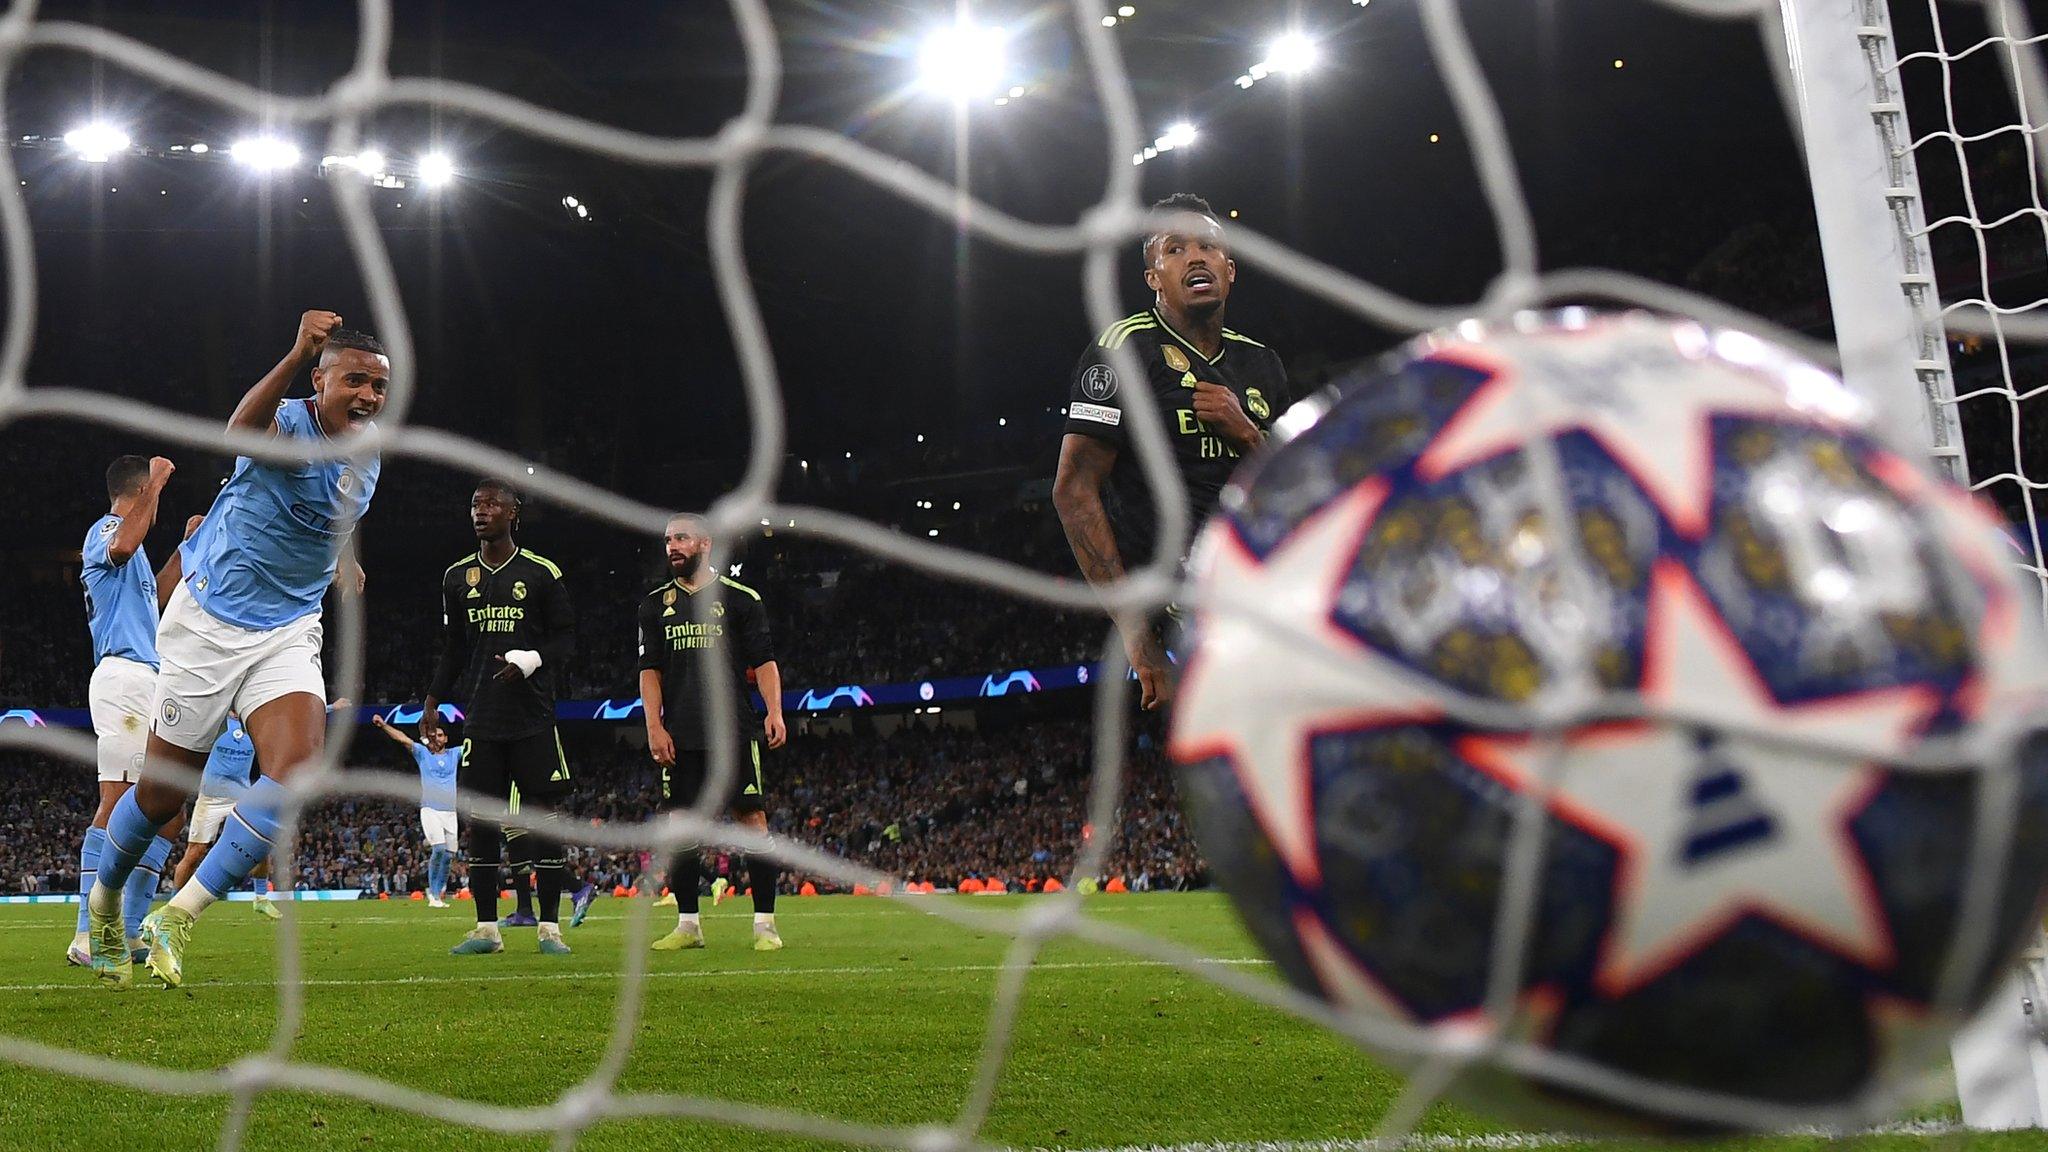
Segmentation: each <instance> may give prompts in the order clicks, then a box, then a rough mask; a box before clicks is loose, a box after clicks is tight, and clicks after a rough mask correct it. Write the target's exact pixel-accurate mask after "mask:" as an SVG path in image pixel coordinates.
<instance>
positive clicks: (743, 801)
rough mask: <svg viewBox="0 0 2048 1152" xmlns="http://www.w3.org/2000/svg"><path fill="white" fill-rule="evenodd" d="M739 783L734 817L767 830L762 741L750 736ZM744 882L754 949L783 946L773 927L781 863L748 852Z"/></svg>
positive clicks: (744, 753) (756, 828) (746, 826)
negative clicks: (749, 890) (750, 900)
mask: <svg viewBox="0 0 2048 1152" xmlns="http://www.w3.org/2000/svg"><path fill="white" fill-rule="evenodd" d="M741 755H742V756H743V757H744V758H743V759H742V760H741V761H740V784H739V787H738V789H737V790H736V792H735V794H734V796H733V801H732V812H733V819H734V820H736V821H738V822H739V824H740V825H741V826H742V827H745V828H750V829H752V830H754V831H756V832H759V833H761V834H762V835H764V836H765V835H767V834H768V797H767V791H768V789H767V785H766V783H765V781H764V780H763V778H762V776H761V744H760V741H758V740H749V741H748V742H747V747H746V748H745V749H743V750H742V752H741ZM745 863H746V868H747V883H748V884H749V885H751V886H752V887H753V889H754V950H755V951H756V952H773V951H776V950H777V949H779V948H781V947H782V935H781V933H779V932H777V931H776V930H775V886H776V885H778V884H780V883H781V882H782V864H781V862H780V861H778V860H776V859H775V858H774V857H773V856H769V855H767V854H765V853H764V854H760V855H756V854H754V853H751V852H750V853H748V854H747V855H746V858H745Z"/></svg>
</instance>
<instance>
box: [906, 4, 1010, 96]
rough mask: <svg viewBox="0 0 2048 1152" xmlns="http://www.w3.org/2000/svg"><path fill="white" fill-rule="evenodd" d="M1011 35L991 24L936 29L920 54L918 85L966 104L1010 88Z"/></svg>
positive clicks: (961, 25) (918, 58)
mask: <svg viewBox="0 0 2048 1152" xmlns="http://www.w3.org/2000/svg"><path fill="white" fill-rule="evenodd" d="M1009 39H1010V34H1009V33H1008V32H1006V31H1004V30H1003V29H1001V28H995V27H991V26H990V25H987V24H974V23H969V22H966V21H962V22H961V23H958V24H950V25H947V26H945V27H942V28H936V29H933V30H932V31H931V32H930V33H927V34H926V36H925V38H924V44H923V46H922V47H920V48H919V49H918V53H917V74H918V85H919V87H921V88H923V89H924V90H925V91H927V92H931V93H933V94H935V95H939V96H944V97H946V98H948V99H950V100H952V101H953V102H954V103H956V104H959V103H965V102H966V101H969V100H978V99H981V98H982V97H986V96H992V95H994V94H995V93H996V92H997V91H999V90H1001V89H1003V88H1006V87H1008V85H1007V84H1005V83H1004V81H1003V74H1004V73H1005V72H1006V71H1007V70H1008V57H1009Z"/></svg>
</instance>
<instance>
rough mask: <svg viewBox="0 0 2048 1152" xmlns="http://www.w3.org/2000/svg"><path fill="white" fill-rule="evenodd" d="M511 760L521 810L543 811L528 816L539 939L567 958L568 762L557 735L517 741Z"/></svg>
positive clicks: (548, 950) (544, 734) (551, 733)
mask: <svg viewBox="0 0 2048 1152" xmlns="http://www.w3.org/2000/svg"><path fill="white" fill-rule="evenodd" d="M509 751H510V754H511V758H512V759H511V766H512V783H513V785H514V787H516V788H517V789H518V790H519V798H520V802H521V803H522V805H527V806H531V807H538V808H540V809H542V811H541V812H540V813H538V814H529V817H528V825H527V835H525V836H523V837H521V838H520V839H521V840H522V841H524V842H525V843H526V846H527V851H528V853H529V855H530V858H531V859H532V860H533V881H534V888H535V889H536V892H537V895H538V897H539V901H538V903H539V906H540V907H539V910H538V915H537V917H536V919H537V921H538V923H537V924H536V926H535V935H536V936H537V937H538V941H539V947H540V950H541V951H542V952H543V953H546V954H548V955H565V954H567V953H568V951H569V946H568V945H567V944H565V943H563V942H562V924H561V912H562V888H563V886H564V885H563V878H564V876H565V874H566V872H567V867H566V865H565V862H564V853H563V848H562V839H561V819H562V817H561V814H560V808H561V805H562V802H563V801H564V800H565V799H567V798H568V795H569V786H570V780H569V759H568V757H567V756H566V755H565V754H564V753H563V751H562V741H561V737H560V736H558V735H557V734H556V733H555V731H554V729H552V728H550V729H549V730H548V731H546V732H542V733H538V734H536V735H533V736H529V737H527V738H525V739H523V740H519V741H515V742H513V743H512V744H511V747H510V749H509Z"/></svg>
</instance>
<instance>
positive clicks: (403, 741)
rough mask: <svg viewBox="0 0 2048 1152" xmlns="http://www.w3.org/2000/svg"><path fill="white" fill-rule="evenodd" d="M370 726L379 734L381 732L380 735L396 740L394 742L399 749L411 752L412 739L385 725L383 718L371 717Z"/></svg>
mask: <svg viewBox="0 0 2048 1152" xmlns="http://www.w3.org/2000/svg"><path fill="white" fill-rule="evenodd" d="M370 724H371V725H372V726H373V727H375V728H376V729H377V731H379V732H382V733H383V734H385V735H386V736H389V737H391V738H392V739H393V740H396V741H397V742H398V746H399V747H401V748H403V749H405V750H406V751H407V752H410V751H412V748H413V739H412V737H410V736H407V735H406V734H405V733H403V732H400V731H399V730H398V729H396V728H393V727H392V726H391V725H389V724H386V723H385V722H384V718H383V717H382V716H372V717H370Z"/></svg>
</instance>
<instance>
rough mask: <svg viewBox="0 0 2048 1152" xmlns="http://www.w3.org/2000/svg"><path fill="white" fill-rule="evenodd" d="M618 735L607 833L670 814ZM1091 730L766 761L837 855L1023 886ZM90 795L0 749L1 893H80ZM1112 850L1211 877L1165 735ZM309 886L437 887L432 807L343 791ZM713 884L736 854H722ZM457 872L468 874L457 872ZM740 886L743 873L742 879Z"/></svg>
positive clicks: (804, 747) (604, 762)
mask: <svg viewBox="0 0 2048 1152" xmlns="http://www.w3.org/2000/svg"><path fill="white" fill-rule="evenodd" d="M620 734H621V733H620V731H619V729H617V728H614V727H609V726H597V725H589V726H581V727H579V728H577V729H571V730H570V733H569V737H568V747H569V749H570V752H569V756H570V760H571V763H572V765H573V767H574V768H575V771H576V774H577V787H576V790H575V792H574V793H573V794H572V795H571V797H570V799H569V800H568V802H567V805H566V806H567V808H568V809H569V811H570V812H571V813H573V814H574V815H575V816H577V817H578V818H583V819H589V820H592V821H603V822H607V823H611V822H620V821H629V822H637V821H641V820H645V819H647V818H649V817H651V816H652V815H653V814H654V810H655V809H654V801H655V798H656V796H657V795H658V791H659V780H658V777H657V774H656V772H655V770H654V768H653V766H652V764H651V763H650V762H649V761H648V760H647V756H646V752H645V750H644V749H643V748H641V747H639V746H638V745H637V744H634V743H630V742H621V741H620V740H618V739H616V737H617V736H618V735H620ZM1088 740H1089V734H1088V726H1087V724H1086V723H1085V722H1084V721H1080V720H1047V721H1039V722H1032V723H1026V724H1018V725H1006V726H1003V727H1000V728H997V729H994V730H989V731H977V730H972V729H963V728H953V727H925V726H922V725H918V724H907V725H905V726H904V727H902V728H900V729H898V730H897V731H895V732H893V733H890V734H888V735H881V736H877V735H850V734H830V733H828V734H824V735H810V736H799V737H795V738H793V739H792V740H791V742H790V744H789V745H788V746H787V747H785V748H784V749H783V750H782V751H781V752H780V753H777V754H774V755H772V756H771V757H770V758H769V760H768V764H767V772H768V776H769V809H768V814H769V826H770V828H771V829H772V830H773V831H775V832H776V833H777V834H780V835H786V836H788V837H790V838H791V839H793V840H796V841H798V842H801V843H803V844H807V845H809V846H811V847H814V848H817V849H819V850H821V851H824V852H827V853H830V854H832V855H834V856H839V857H842V858H844V859H846V860H849V861H851V862H854V863H858V864H861V865H864V866H866V867H869V868H873V869H877V870H880V871H883V872H887V873H890V874H891V875H895V876H898V877H901V878H902V879H904V880H922V881H931V882H932V883H934V884H936V885H937V886H939V887H942V888H951V887H955V886H957V885H958V884H959V883H960V882H961V881H962V880H966V879H969V878H975V879H981V880H987V879H990V878H997V879H1001V880H1003V881H1004V882H1005V883H1006V884H1007V885H1008V886H1010V887H1013V888H1021V887H1025V886H1027V885H1028V884H1029V883H1030V881H1032V880H1034V879H1036V880H1043V879H1045V878H1047V877H1065V876H1066V875H1067V874H1068V872H1069V871H1070V870H1071V869H1072V867H1073V865H1074V860H1075V857H1076V855H1077V854H1078V852H1079V851H1080V848H1081V845H1082V843H1083V842H1084V838H1085V837H1089V836H1093V835H1095V834H1096V830H1095V829H1092V828H1089V827H1088V826H1087V824H1086V814H1085V812H1086V805H1087V796H1088V783H1089V777H1088V767H1087V748H1088ZM386 757H387V750H386V749H385V748H384V747H383V746H382V742H381V741H378V742H365V743H363V744H359V745H358V746H357V751H356V753H355V754H354V755H353V756H352V757H351V759H352V761H354V762H355V763H358V764H361V765H364V766H365V768H366V769H368V770H379V771H382V770H391V769H394V768H395V767H396V764H395V762H396V761H397V755H396V753H395V752H393V753H389V754H388V760H389V761H390V762H387V760H386ZM92 795H93V792H92V788H91V783H90V780H89V778H88V775H87V773H86V772H85V771H84V770H83V769H81V768H79V767H77V766H76V765H67V764H59V763H55V762H52V761H50V760H48V759H46V758H42V757H38V756H32V755H28V754H23V753H9V754H6V755H4V756H0V890H5V891H18V892H60V893H61V892H73V891H76V890H77V888H76V886H77V869H78V847H77V829H78V828H79V827H80V826H81V825H83V824H84V823H85V822H86V821H87V820H88V819H89V818H90V817H91V814H92V808H91V799H92ZM1110 833H1111V834H1112V835H1114V836H1115V840H1114V841H1113V842H1112V845H1111V853H1110V856H1109V858H1108V860H1107V862H1106V864H1105V866H1104V869H1103V872H1102V875H1101V876H1099V877H1097V879H1098V880H1100V881H1103V882H1107V881H1108V880H1109V879H1111V878H1112V877H1114V878H1117V879H1121V880H1122V881H1123V883H1124V884H1125V885H1126V886H1128V887H1130V888H1133V889H1137V890H1143V889H1158V888H1190V887H1197V886H1200V885H1201V884H1203V883H1204V882H1205V881H1206V873H1205V870H1204V867H1203V865H1202V863H1201V860H1200V858H1199V857H1198V856H1197V854H1196V852H1195V848H1194V844H1193V841H1192V839H1191V837H1190V836H1189V834H1188V831H1187V829H1186V827H1185V825H1184V824H1183V822H1182V817H1181V813H1180V810H1179V807H1178V805H1177V804H1176V803H1175V800H1174V795H1173V785H1172V782H1171V780H1170V777H1169V774H1168V771H1167V769H1166V765H1165V761H1164V759H1163V757H1162V756H1161V755H1160V754H1159V751H1158V748H1157V742H1156V736H1155V735H1154V734H1152V733H1150V732H1141V733H1140V734H1139V736H1138V739H1137V747H1136V749H1135V751H1134V753H1133V755H1132V757H1131V758H1130V760H1129V763H1128V765H1127V776H1126V780H1125V787H1124V790H1123V802H1122V804H1121V805H1120V806H1119V808H1118V810H1117V825H1116V827H1115V828H1114V829H1111V830H1110ZM296 852H297V855H296V857H295V861H294V868H295V870H296V871H295V874H294V877H293V881H294V884H295V886H297V887H300V888H315V889H318V888H354V889H361V890H363V891H364V892H366V893H368V894H369V895H370V896H373V897H374V896H376V895H378V894H380V893H393V894H397V895H406V894H409V893H411V892H412V891H415V890H419V889H421V888H422V887H423V886H424V884H425V876H426V870H427V852H426V851H425V850H424V848H423V846H422V844H421V837H420V829H419V811H418V808H417V807H416V806H412V805H407V804H403V803H399V802H395V801H390V800H383V799H371V798H365V797H340V798H336V799H333V800H329V801H326V802H323V803H322V804H320V805H319V806H317V807H316V808H314V809H313V811H312V812H310V813H309V814H308V815H307V816H306V818H305V819H304V821H303V822H302V823H301V826H300V836H299V840H298V846H297V849H296ZM573 856H574V862H573V870H574V871H575V872H576V873H577V874H578V875H579V876H580V877H581V878H582V879H585V880H588V881H589V882H592V883H595V884H597V885H598V886H599V887H600V888H601V889H602V890H604V891H611V890H613V889H615V888H618V887H631V886H644V885H648V884H653V885H655V886H659V884H660V877H659V869H660V865H659V863H658V862H656V863H655V864H654V867H655V869H656V874H655V875H652V876H650V875H649V872H648V869H649V865H650V861H649V860H648V858H647V856H646V854H644V853H640V852H599V851H597V850H594V849H587V848H585V849H577V850H576V851H575V852H574V853H573ZM708 859H709V866H708V867H707V869H706V882H707V884H708V882H709V879H710V878H711V877H714V876H718V875H733V874H734V873H735V872H736V870H737V869H736V862H735V861H733V860H732V859H730V858H729V857H728V856H727V855H726V854H725V853H723V852H719V851H716V850H712V851H711V852H710V855H709V858H708ZM458 875H459V873H458ZM734 878H735V879H736V880H737V879H740V878H741V877H740V876H738V875H734ZM806 883H808V884H811V885H813V886H814V887H815V888H816V890H818V891H820V892H834V891H846V890H847V888H848V885H847V884H846V883H845V882H844V881H842V880H839V879H836V878H834V877H831V876H827V875H822V874H817V873H808V872H804V871H802V870H799V869H790V870H787V871H785V872H784V873H783V877H782V887H783V889H784V890H785V891H788V892H796V891H798V890H800V889H801V888H802V887H803V885H805V884H806Z"/></svg>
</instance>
